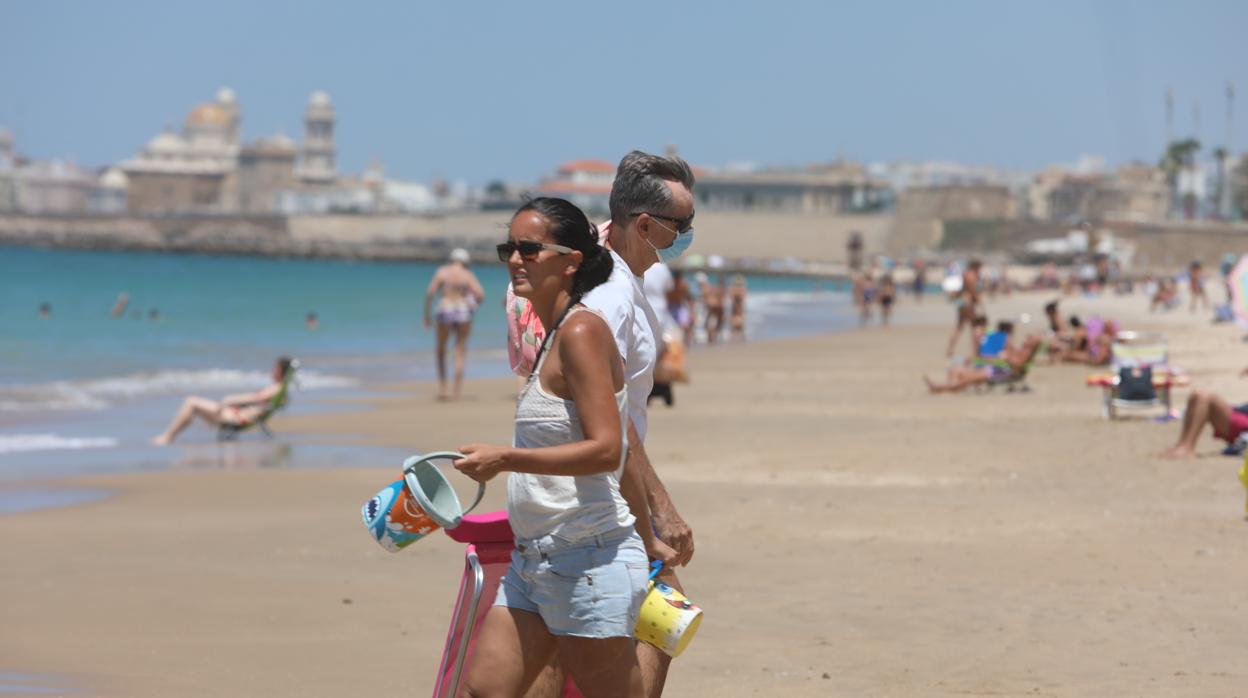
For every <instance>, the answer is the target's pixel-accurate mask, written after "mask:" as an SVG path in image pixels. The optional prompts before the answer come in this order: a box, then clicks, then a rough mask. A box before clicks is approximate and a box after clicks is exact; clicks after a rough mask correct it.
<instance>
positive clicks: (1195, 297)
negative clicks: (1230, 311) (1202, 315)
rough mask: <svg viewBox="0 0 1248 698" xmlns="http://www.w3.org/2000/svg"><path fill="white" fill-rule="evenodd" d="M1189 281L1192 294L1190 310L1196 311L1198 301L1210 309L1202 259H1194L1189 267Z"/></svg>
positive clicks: (1202, 306) (1203, 306)
mask: <svg viewBox="0 0 1248 698" xmlns="http://www.w3.org/2000/svg"><path fill="white" fill-rule="evenodd" d="M1187 283H1188V289H1189V291H1190V293H1191V296H1192V301H1191V305H1190V307H1189V311H1190V312H1193V313H1194V312H1196V303H1197V302H1199V303H1200V306H1201V308H1204V309H1206V310H1208V308H1209V297H1208V296H1206V295H1205V269H1204V266H1202V265H1201V263H1200V260H1196V261H1193V262H1192V264H1191V266H1189V267H1188V268H1187Z"/></svg>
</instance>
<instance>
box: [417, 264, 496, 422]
mask: <svg viewBox="0 0 1248 698" xmlns="http://www.w3.org/2000/svg"><path fill="white" fill-rule="evenodd" d="M468 262H469V256H468V251H467V250H465V249H463V248H456V249H454V250H452V251H451V256H450V262H448V263H447V264H444V265H442V266H441V267H438V270H437V271H436V272H434V274H433V280H432V281H430V282H429V288H428V289H427V290H426V291H425V327H431V326H432V325H433V318H432V317H431V315H430V311H431V309H432V307H433V297H434V296H435V295H437V296H439V298H438V310H437V315H436V317H437V323H438V331H437V359H436V360H437V366H438V399H439V400H458V399H459V396H460V393H461V391H462V389H463V384H464V364H465V363H466V361H467V358H468V335H469V334H470V333H471V332H472V316H473V313H475V312H476V311H477V307H478V306H480V305H481V301H483V300H485V291H484V290H483V289H482V288H481V282H480V281H478V280H477V275H476V274H473V273H472V270H471V269H469V268H468ZM451 334H454V335H455V382H454V387H453V388H452V389H451V391H449V392H448V391H447V388H446V345H447V342H448V340H449V339H450V336H451Z"/></svg>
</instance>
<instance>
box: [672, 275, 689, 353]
mask: <svg viewBox="0 0 1248 698" xmlns="http://www.w3.org/2000/svg"><path fill="white" fill-rule="evenodd" d="M667 312H668V314H670V315H671V316H672V320H673V321H674V322H675V323H676V326H677V327H679V328H680V331H681V334H683V335H684V339H685V346H686V347H691V346H693V321H694V317H693V315H694V313H693V289H691V288H690V286H689V280H688V279H686V278H685V273H684V272H682V271H681V270H679V269H673V270H672V288H671V290H669V291H668V292H667Z"/></svg>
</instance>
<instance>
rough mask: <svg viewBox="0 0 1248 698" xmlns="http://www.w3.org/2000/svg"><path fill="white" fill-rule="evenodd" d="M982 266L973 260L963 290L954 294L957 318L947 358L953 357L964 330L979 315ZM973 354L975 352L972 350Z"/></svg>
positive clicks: (963, 283) (963, 282)
mask: <svg viewBox="0 0 1248 698" xmlns="http://www.w3.org/2000/svg"><path fill="white" fill-rule="evenodd" d="M981 266H982V264H981V263H980V261H979V260H978V259H972V260H971V261H970V262H969V263H968V264H967V265H966V270H965V271H963V272H962V288H961V289H959V290H958V291H957V292H955V293H954V294H953V301H954V303H955V305H956V307H957V311H956V312H957V317H956V318H955V320H954V323H955V324H954V326H953V334H951V335H949V347H948V349H947V350H946V351H945V355H946V356H953V350H954V347H956V346H957V344H958V338H959V337H961V336H962V328H963V327H966V326H967V325H969V324H971V320H974V319H975V316H976V315H978V314H979V304H980V297H979V270H980V267H981ZM971 353H972V354H974V353H975V350H974V348H972V350H971Z"/></svg>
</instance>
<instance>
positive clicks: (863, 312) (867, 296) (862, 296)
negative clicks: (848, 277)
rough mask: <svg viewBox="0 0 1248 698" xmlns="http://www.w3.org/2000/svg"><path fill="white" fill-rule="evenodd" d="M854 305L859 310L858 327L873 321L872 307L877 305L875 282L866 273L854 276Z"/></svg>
mask: <svg viewBox="0 0 1248 698" xmlns="http://www.w3.org/2000/svg"><path fill="white" fill-rule="evenodd" d="M853 284H854V286H853V293H854V305H855V306H857V308H858V326H859V327H866V325H867V323H868V322H870V321H871V305H872V304H873V303H875V282H874V281H872V280H871V276H870V275H868V274H867V273H866V272H865V271H864V272H858V273H857V274H854V281H853Z"/></svg>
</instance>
